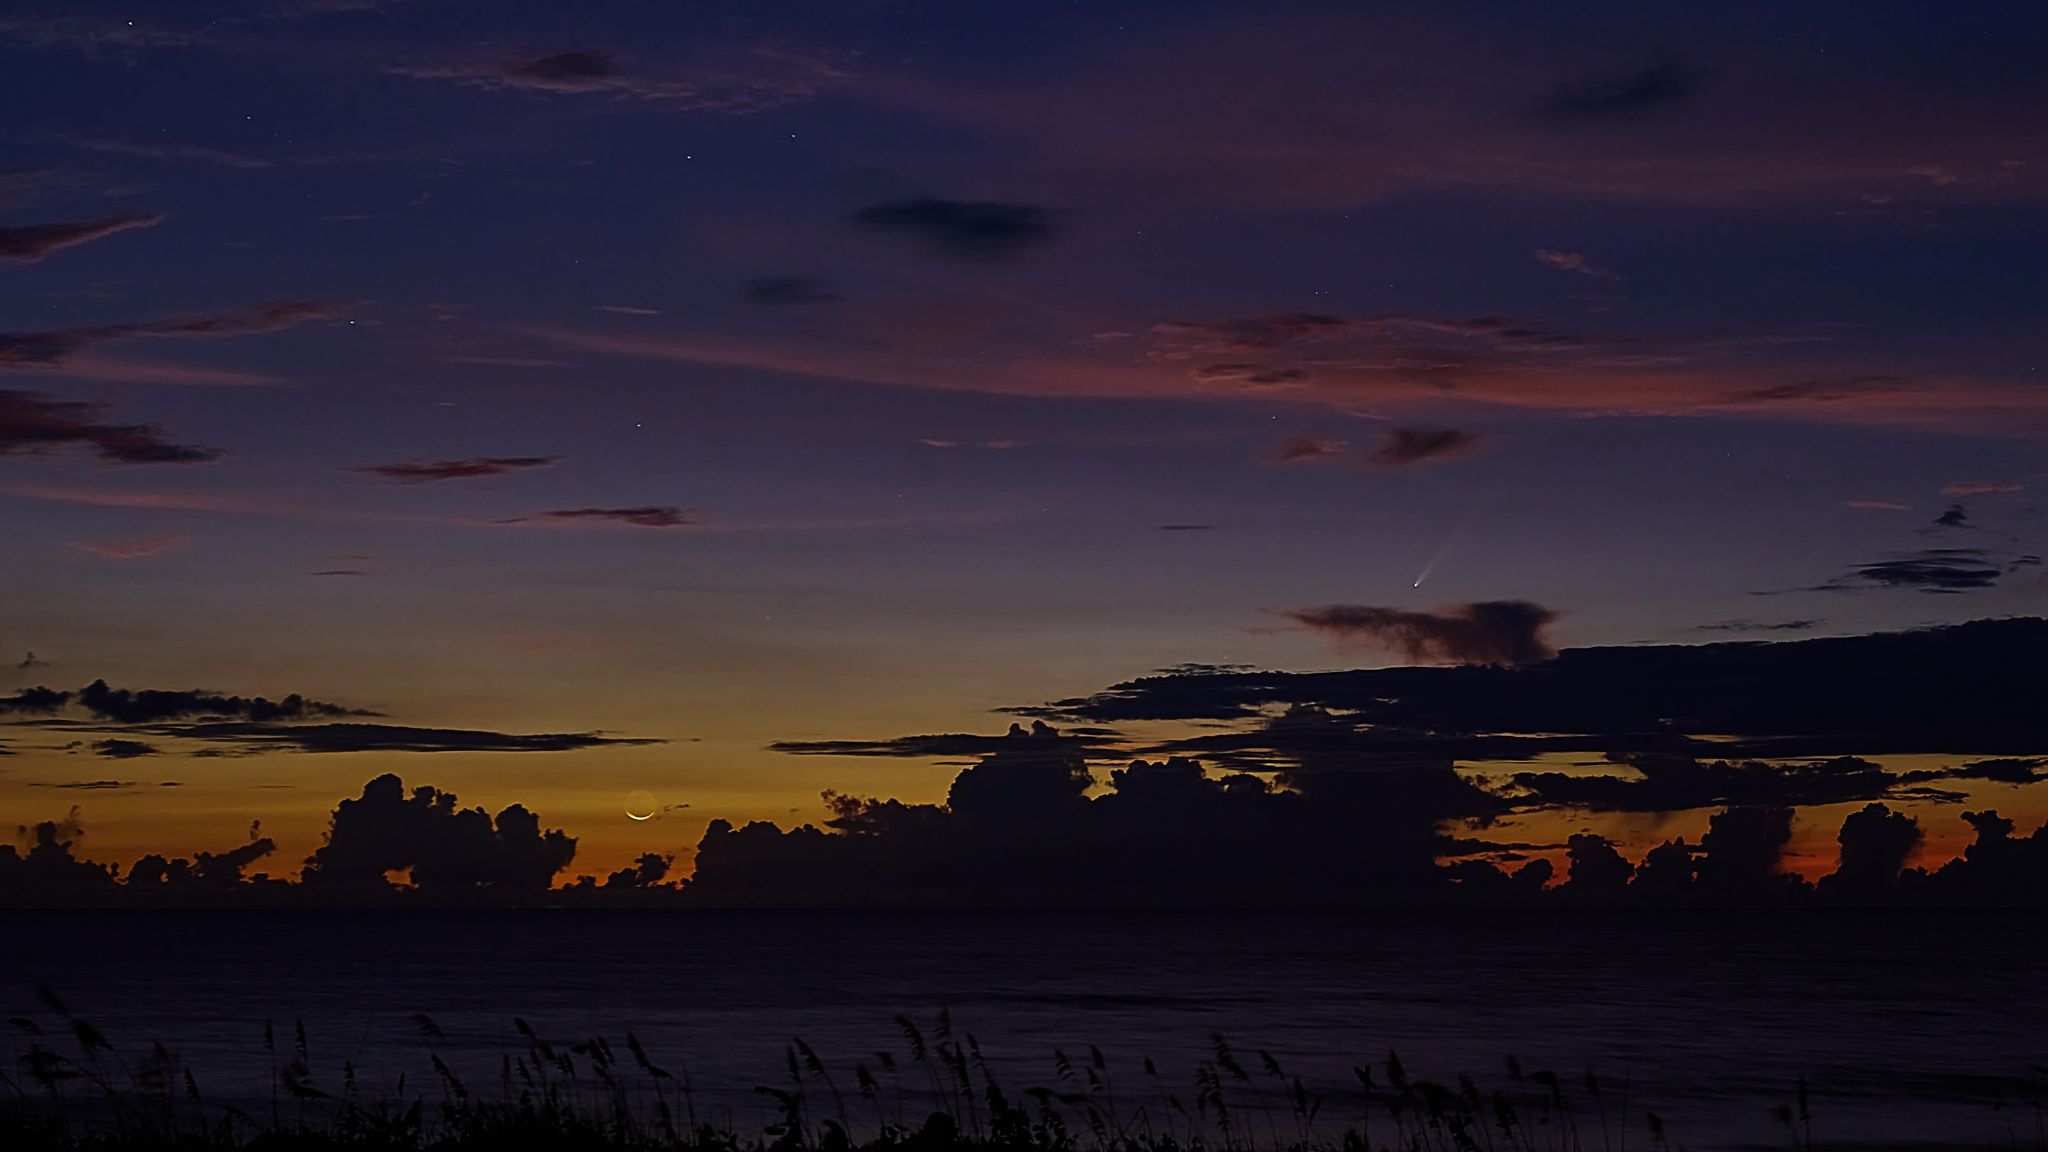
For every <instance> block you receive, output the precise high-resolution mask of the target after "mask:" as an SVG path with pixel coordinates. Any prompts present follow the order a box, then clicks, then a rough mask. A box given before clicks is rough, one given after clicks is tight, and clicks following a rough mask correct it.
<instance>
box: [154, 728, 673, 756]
mask: <svg viewBox="0 0 2048 1152" xmlns="http://www.w3.org/2000/svg"><path fill="white" fill-rule="evenodd" d="M142 731H143V732H145V734H147V735H150V736H154V737H159V738H164V739H178V740H197V741H201V742H204V743H208V744H213V745H215V746H217V747H218V748H220V749H224V750H229V751H235V750H241V751H245V752H253V751H260V750H264V749H278V750H282V751H290V752H574V751H578V750H581V749H585V748H606V747H638V746H642V745H648V744H660V743H663V741H661V740H654V739H646V738H638V737H626V736H606V735H603V734H602V733H598V732H539V733H513V732H491V731H481V730H475V729H467V728H420V727H412V726H406V725H399V724H339V723H337V724H290V723H272V722H201V723H190V724H156V725H150V726H147V727H145V728H143V729H142Z"/></svg>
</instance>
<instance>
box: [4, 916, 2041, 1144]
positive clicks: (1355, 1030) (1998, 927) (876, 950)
mask: <svg viewBox="0 0 2048 1152" xmlns="http://www.w3.org/2000/svg"><path fill="white" fill-rule="evenodd" d="M2042 923H2043V920H2042V918H2041V917H2040V916H2038V915H2026V916H2013V915H2006V914H1995V915H1989V914H1954V913H1945V914H1935V915H1929V914H1924V913H1915V914H1886V915H1871V914H1860V913H1802V914H1797V915H1789V914H1714V913H1710V914H1703V915H1702V914H1694V915H1686V916H1679V915H1659V914H1651V915H1643V914H1632V915H1617V914H1608V913H1557V912H1546V913H1541V914H1506V915H1502V914H1470V913H1466V914H1455V915H1453V914H1439V913H1391V914H1357V913H1347V914H1343V915H1335V914H1331V915H1318V914H1298V913H1288V914H1271V915H1264V914H1249V915H1248V914H1242V913H1219V914H1184V913H1173V914H1100V913H1091V914H1055V913H1027V914H1017V913H1003V914H981V913H792V912H776V913H767V912H762V913H738V912H660V911H604V912H589V911H575V912H570V911H553V912H544V911H526V912H424V911H421V912H404V913H392V912H377V913H342V914H336V913H290V912H262V913H252V912H235V913H219V912H215V913H177V914H156V913H4V914H0V928H4V931H0V940H4V947H0V1013H4V1014H6V1015H39V1016H40V1017H41V1018H43V1019H44V1020H45V1021H46V1023H47V1021H48V1020H49V1015H48V1013H47V1012H46V1011H45V1010H43V1009H42V1008H41V1006H40V1005H39V1004H38V1003H37V1002H36V996H35V990H36V988H37V987H38V986H39V985H47V986H49V987H50V988H52V989H54V990H55V991H57V992H58V994H59V995H61V996H62V997H64V998H65V999H66V1000H67V1001H69V1002H70V1004H71V1006H72V1008H73V1009H74V1010H75V1011H76V1012H77V1013H78V1015H80V1016H82V1017H85V1018H87V1019H89V1020H91V1021H92V1022H93V1023H94V1024H96V1025H97V1026H98V1027H99V1028H100V1029H101V1030H102V1031H104V1032H105V1033H106V1034H107V1035H108V1036H109V1037H111V1038H112V1039H113V1041H114V1043H115V1044H116V1046H117V1048H120V1049H121V1050H122V1051H123V1052H124V1053H130V1054H139V1052H140V1050H141V1049H143V1048H144V1047H146V1045H147V1043H148V1041H150V1040H161V1041H163V1042H164V1043H165V1044H166V1045H168V1046H170V1047H171V1048H172V1049H174V1050H175V1051H176V1052H177V1053H178V1054H179V1055H180V1056H181V1057H182V1058H183V1059H184V1060H185V1061H186V1062H187V1063H188V1064H189V1065H190V1066H191V1067H192V1068H194V1069H195V1070H196V1072H197V1075H198V1077H199V1081H200V1084H201V1086H202V1087H203V1088H204V1089H205V1090H206V1091H207V1092H209V1093H210V1094H213V1095H216V1096H240V1097H242V1098H244V1099H253V1098H254V1097H256V1096H257V1095H259V1094H261V1095H262V1096H263V1097H264V1098H265V1099H266V1100H267V1094H268V1092H269V1087H268V1086H269V1075H270V1073H269V1064H268V1057H267V1056H266V1055H265V1054H264V1052H263V1050H262V1046H261V1036H262V1027H263V1022H264V1020H266V1019H270V1020H274V1021H276V1022H277V1026H278V1037H279V1044H280V1048H283V1047H284V1046H286V1045H287V1044H288V1043H289V1036H290V1029H291V1022H292V1021H294V1020H303V1021H304V1023H305V1028H306V1031H307V1033H308V1036H309V1039H310V1045H311V1053H312V1065H313V1067H314V1071H315V1073H316V1077H317V1078H318V1082H320V1083H322V1084H323V1085H325V1086H327V1087H328V1088H330V1089H332V1088H334V1087H335V1086H336V1085H337V1084H338V1082H339V1080H340V1071H339V1070H340V1067H341V1065H342V1062H343V1061H352V1062H353V1063H354V1064H355V1066H356V1068H357V1069H358V1072H359V1075H360V1076H361V1078H362V1079H363V1080H364V1081H365V1082H367V1083H386V1084H388V1083H391V1082H393V1081H395V1080H396V1078H397V1076H398V1074H399V1073H401V1072H403V1073H405V1074H406V1075H407V1076H408V1077H409V1078H410V1080H409V1083H410V1084H413V1085H415V1086H421V1085H427V1084H430V1083H431V1079H430V1078H431V1072H430V1071H429V1069H428V1051H427V1048H426V1046H425V1042H424V1041H423V1040H422V1038H421V1036H420V1033H419V1030H418V1028H417V1027H416V1025H415V1024H414V1022H413V1019H412V1017H413V1014H414V1013H421V1012H424V1013H426V1014H428V1015H430V1016H431V1017H432V1018H433V1019H434V1020H435V1021H436V1022H437V1023H438V1024H439V1026H440V1028H441V1029H442V1031H443V1032H444V1033H445V1034H446V1039H445V1040H444V1041H439V1042H437V1044H438V1049H439V1051H440V1052H441V1053H442V1055H443V1056H444V1057H446V1058H448V1059H449V1061H450V1063H452V1064H454V1065H455V1066H456V1067H458V1068H464V1069H469V1070H470V1071H471V1073H472V1075H473V1076H476V1077H479V1078H481V1079H482V1080H483V1081H484V1082H485V1083H494V1082H495V1080H496V1072H497V1069H498V1067H499V1057H500V1053H502V1052H507V1051H510V1052H514V1053H516V1052H517V1051H518V1050H520V1048H521V1041H520V1038H519V1037H518V1035H517V1034H516V1033H515V1032H514V1030H513V1026H512V1018H513V1017H514V1016H519V1017H523V1018H524V1019H526V1020H527V1021H528V1022H529V1023H531V1024H532V1025H533V1027H534V1028H535V1029H536V1030H537V1031H539V1032H540V1033H541V1035H542V1036H543V1037H544V1038H547V1039H549V1040H552V1041H556V1042H561V1043H566V1042H571V1041H574V1040H578V1039H582V1038H586V1037H589V1036H592V1035H604V1036H606V1037H608V1038H609V1039H610V1040H611V1041H612V1042H613V1044H614V1045H615V1046H616V1047H618V1048H619V1057H620V1059H621V1060H624V1059H625V1058H626V1057H625V1053H624V1046H623V1040H624V1034H625V1031H626V1029H628V1028H630V1029H632V1030H633V1031H634V1032H636V1033H637V1034H638V1035H639V1037H640V1039H641V1040H642V1041H643V1042H644V1043H645V1045H646V1046H647V1049H648V1050H649V1052H650V1053H651V1054H652V1055H653V1057H654V1058H655V1060H656V1061H657V1062H658V1063H663V1064H666V1065H669V1066H670V1067H671V1068H672V1069H673V1068H675V1067H677V1066H679V1065H687V1067H688V1070H689V1073H690V1075H691V1077H692V1079H693V1081H694V1083H695V1086H696V1091H697V1096H698V1100H699V1108H700V1113H702V1114H705V1115H706V1116H707V1117H709V1118H717V1119H725V1118H727V1117H728V1116H729V1118H730V1121H731V1122H732V1123H733V1124H735V1125H737V1126H740V1127H742V1128H751V1127H755V1126H757V1125H759V1124H762V1123H765V1122H767V1121H768V1119H769V1115H768V1111H767V1109H768V1107H769V1105H768V1103H767V1101H766V1099H765V1097H762V1096H760V1095H758V1094H756V1093H754V1092H753V1091H752V1089H753V1087H754V1086H755V1085H757V1084H770V1083H779V1082H780V1081H781V1078H782V1077H783V1075H784V1072H783V1050H784V1045H785V1044H786V1043H787V1042H788V1040H789V1038H790V1037H792V1036H800V1037H802V1038H803V1039H804V1040H806V1041H807V1042H809V1043H810V1044H811V1045H812V1046H813V1047H814V1048H815V1049H816V1050H817V1051H818V1053H819V1054H820V1055H821V1056H823V1057H824V1058H825V1060H826V1061H827V1063H828V1064H831V1065H832V1066H833V1067H834V1068H835V1069H836V1070H837V1072H838V1073H839V1075H840V1077H841V1079H842V1081H843V1086H844V1087H846V1088H847V1090H848V1091H849V1092H850V1091H851V1082H852V1079H853V1078H852V1075H851V1069H852V1065H853V1062H854V1061H855V1060H857V1059H866V1060H868V1061H869V1063H870V1064H873V1063H874V1060H873V1057H872V1054H873V1053H874V1052H875V1051H877V1050H889V1051H892V1052H894V1053H895V1054H896V1056H897V1057H898V1059H899V1061H902V1062H904V1063H906V1064H907V1062H908V1054H907V1052H906V1050H905V1045H904V1041H903V1039H902V1037H901V1035H900V1033H899V1030H898V1028H897V1026H896V1024H895V1023H894V1018H895V1017H896V1016H897V1015H898V1014H903V1015H906V1016H909V1017H911V1018H913V1019H914V1020H916V1021H918V1022H919V1024H920V1025H921V1026H922V1027H924V1029H925V1031H926V1032H927V1034H930V1033H931V1031H932V1030H933V1027H934V1024H935V1021H936V1018H937V1016H938V1013H939V1010H940V1009H941V1008H945V1009H949V1010H950V1012H951V1014H952V1019H953V1021H954V1026H955V1029H956V1032H958V1033H969V1032H971V1033H973V1034H974V1035H975V1036H976V1037H977V1038H978V1039H979V1041H980V1044H981V1047H982V1049H983V1051H984V1052H985V1053H987V1054H988V1056H989V1058H990V1059H991V1060H992V1061H993V1062H994V1063H995V1064H996V1065H997V1067H998V1068H999V1070H1000V1071H1001V1073H1002V1074H1003V1076H1004V1078H1005V1079H1006V1080H1007V1081H1008V1082H1009V1083H1010V1085H1011V1088H1012V1093H1013V1095H1015V1094H1016V1091H1017V1090H1018V1089H1021V1088H1024V1087H1029V1086H1031V1085H1034V1084H1044V1085H1047V1086H1055V1085H1056V1083H1057V1082H1056V1081H1055V1079H1054V1076H1055V1073H1054V1067H1053V1060H1052V1051H1053V1049H1054V1048H1055V1047H1061V1048H1064V1049H1066V1051H1067V1052H1068V1053H1070V1054H1076V1056H1077V1059H1078V1058H1079V1055H1080V1054H1084V1053H1085V1052H1086V1050H1087V1048H1088V1046H1089V1045H1091V1044H1093V1045H1097V1046H1099V1047H1100V1048H1101V1049H1102V1051H1103V1053H1104V1055H1105V1056H1106V1057H1107V1058H1108V1060H1109V1067H1110V1071H1111V1073H1112V1075H1113V1076H1115V1077H1116V1079H1117V1083H1118V1086H1119V1090H1120V1091H1122V1092H1124V1093H1125V1095H1126V1098H1127V1099H1133V1098H1142V1097H1144V1096H1145V1095H1146V1093H1147V1092H1148V1091H1154V1092H1155V1093H1156V1094H1158V1095H1163V1092H1164V1090H1165V1089H1164V1088H1161V1089H1152V1088H1151V1087H1150V1086H1149V1085H1148V1084H1147V1082H1146V1078H1145V1077H1144V1076H1143V1074H1142V1071H1141V1064H1142V1060H1143V1058H1145V1057H1148V1056H1149V1057H1150V1058H1152V1059H1153V1060H1154V1061H1155V1063H1156V1065H1157V1067H1158V1069H1159V1073H1160V1077H1161V1081H1160V1082H1161V1083H1162V1084H1163V1085H1165V1086H1166V1087H1170V1088H1171V1090H1172V1091H1174V1092H1175V1093H1177V1094H1178V1095H1179V1096H1180V1097H1181V1098H1182V1099H1183V1100H1184V1101H1188V1102H1190V1103H1191V1102H1192V1099H1193V1089H1192V1073H1193V1070H1194V1068H1195V1066H1196V1064H1197V1063H1198V1062H1199V1061H1201V1060H1203V1059H1206V1058H1208V1057H1209V1056H1210V1055H1211V1051H1212V1040H1211V1037H1212V1035H1213V1034H1215V1033H1222V1034H1223V1035H1225V1036H1226V1037H1228V1038H1229V1040H1230V1041H1231V1043H1232V1045H1233V1046H1234V1047H1235V1048H1236V1050H1237V1052H1238V1053H1239V1058H1240V1060H1241V1061H1242V1062H1243V1063H1244V1064H1246V1065H1247V1066H1248V1067H1249V1068H1250V1069H1251V1070H1252V1071H1253V1072H1254V1073H1256V1072H1257V1068H1258V1065H1257V1058H1256V1056H1255V1055H1254V1053H1255V1051H1256V1050H1257V1049H1259V1048H1265V1049H1267V1050H1268V1051H1270V1052H1271V1053H1272V1054H1273V1056H1274V1057H1275V1058H1276V1059H1278V1060H1279V1061H1280V1063H1281V1064H1282V1065H1284V1066H1285V1068H1286V1069H1287V1071H1288V1073H1289V1074H1290V1075H1298V1076H1300V1077H1301V1078H1302V1079H1303V1080H1304V1081H1306V1082H1307V1084H1308V1085H1309V1087H1310V1088H1311V1089H1312V1090H1315V1091H1320V1092H1322V1093H1324V1094H1326V1096H1327V1102H1326V1104H1325V1106H1324V1118H1325V1119H1326V1120H1335V1121H1338V1122H1340V1123H1341V1122H1348V1121H1349V1120H1350V1119H1351V1118H1352V1117H1353V1116H1354V1115H1355V1114H1356V1112H1357V1111H1358V1110H1359V1108H1360V1100H1359V1093H1358V1089H1357V1086H1356V1081H1355V1080H1354V1079H1353V1076H1352V1072H1351V1067H1352V1065H1353V1064H1356V1063H1368V1062H1370V1063H1374V1064H1379V1063H1381V1062H1383V1061H1384V1060H1385V1058H1386V1054H1387V1052H1388V1050H1389V1049H1394V1050H1398V1051H1399V1053H1400V1056H1401V1059H1402V1061H1403V1063H1404V1064H1405V1065H1406V1066H1407V1068H1408V1070H1409V1073H1410V1075H1411V1076H1418V1077H1429V1078H1433V1079H1438V1080H1442V1081H1446V1082H1449V1083H1455V1082H1456V1077H1457V1076H1458V1075H1459V1074H1460V1073H1469V1074H1470V1075H1472V1077H1473V1078H1474V1079H1475V1080H1477V1081H1478V1082H1479V1083H1480V1085H1481V1087H1482V1088H1492V1087H1503V1086H1506V1085H1507V1080H1508V1078H1507V1073H1506V1058H1507V1057H1508V1056H1509V1055H1510V1054H1512V1055H1515V1056H1517V1057H1519V1059H1520V1061H1521V1063H1522V1065H1523V1066H1524V1068H1525V1069H1529V1070H1535V1069H1540V1068H1552V1069H1555V1070H1557V1071H1558V1072H1559V1073H1560V1075H1562V1076H1563V1077H1564V1079H1565V1081H1566V1082H1567V1084H1568V1085H1570V1086H1572V1087H1574V1088H1575V1089H1577V1094H1578V1095H1583V1088H1582V1087H1581V1085H1582V1078H1583V1071H1584V1070H1585V1069H1587V1068H1591V1069H1593V1070H1595V1071H1596V1072H1598V1073H1599V1075H1600V1077H1601V1080H1602V1085H1603V1089H1604V1093H1605V1100H1606V1104H1607V1106H1608V1109H1609V1111H1610V1114H1613V1113H1618V1112H1619V1111H1620V1109H1621V1104H1620V1100H1619V1095H1620V1087H1621V1085H1622V1083H1623V1082H1624V1080H1626V1082H1627V1085H1628V1087H1627V1092H1628V1097H1629V1099H1628V1104H1627V1112H1628V1113H1629V1114H1630V1116H1631V1117H1632V1118H1633V1124H1632V1131H1631V1133H1630V1137H1629V1140H1630V1143H1631V1144H1633V1145H1634V1146H1636V1147H1643V1148H1647V1147H1649V1141H1648V1139H1647V1134H1646V1132H1645V1130H1644V1127H1643V1122H1642V1115H1641V1114H1642V1112H1643V1111H1645V1110H1655V1111H1657V1112H1659V1113H1660V1114H1661V1115H1662V1116H1663V1117H1664V1118H1665V1120H1666V1122H1667V1124H1668V1126H1669V1128H1670V1130H1671V1132H1672V1135H1673V1137H1674V1138H1675V1139H1677V1140H1683V1141H1684V1142H1685V1143H1686V1144H1688V1145H1689V1146H1691V1147H1695V1148H1738V1147H1785V1146H1786V1142H1785V1132H1784V1129H1783V1128H1782V1126H1781V1125H1780V1124H1779V1122H1778V1120H1777V1119H1776V1118H1775V1116H1774V1113H1775V1110H1776V1109H1777V1108H1778V1107H1779V1106H1780V1105H1784V1104H1790V1103H1791V1102H1792V1099H1793V1084H1794V1081H1795V1079H1796V1078H1797V1077H1799V1076H1801V1075H1804V1076H1805V1077H1806V1078H1807V1080H1808V1081H1809V1082H1810V1084H1811V1086H1812V1109H1813V1128H1814V1139H1815V1143H1816V1144H1817V1145H1819V1144H1824V1143H1830V1142H1832V1143H1834V1144H1835V1146H1841V1147H1868V1148H1879V1147H1907V1146H1913V1145H1914V1144H1915V1143H1916V1142H1917V1144H1919V1145H1922V1146H1929V1147H1935V1146H1961V1145H1963V1144H1965V1143H1982V1144H1997V1145H2004V1144H2006V1142H2007V1141H2008V1140H2009V1138H2010V1136H2011V1135H2012V1134H2015V1133H2016V1134H2017V1136H2018V1137H2019V1140H2020V1142H2021V1144H2022V1145H2024V1146H2027V1147H2034V1146H2036V1144H2035V1143H2034V1142H2035V1140H2036V1124H2037V1119H2038V1113H2037V1112H2036V1111H2035V1109H2034V1107H2033V1105H2032V1104H2031V1103H2030V1102H2029V1100H2028V1090H2029V1084H2030V1083H2031V1084H2032V1085H2033V1087H2034V1089H2035V1090H2036V1091H2037V1092H2040V1093H2042V1094H2048V1080H2044V1075H2048V1074H2044V1073H2043V1072H2042V1071H2041V1070H2040V1067H2039V1066H2043V1065H2048V948H2044V947H2043V945H2044V944H2048V932H2044V931H2043V930H2042V927H2041V925H2042ZM10 1031H12V1030H10ZM27 1042H28V1037H26V1036H25V1035H21V1034H18V1033H17V1034H15V1035H13V1036H12V1037H11V1038H10V1040H9V1041H7V1043H10V1044H13V1045H14V1046H15V1049H16V1051H17V1052H19V1051H21V1050H23V1049H24V1047H25V1045H26V1043H27ZM917 1075H918V1076H919V1077H920V1079H921V1076H922V1073H917ZM1155 1106H1157V1105H1156V1103H1155ZM858 1114H859V1113H858V1112H857V1113H856V1115H858ZM1282 1123H1283V1126H1284V1124H1285V1121H1284V1119H1283V1121H1282ZM1587 1146H1588V1147H1598V1146H1600V1141H1599V1139H1598V1138H1597V1136H1589V1138H1588V1145H1587Z"/></svg>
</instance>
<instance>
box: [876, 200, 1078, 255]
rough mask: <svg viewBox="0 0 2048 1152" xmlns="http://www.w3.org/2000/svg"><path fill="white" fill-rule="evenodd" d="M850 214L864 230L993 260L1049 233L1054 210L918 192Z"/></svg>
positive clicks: (1031, 245) (1036, 244)
mask: <svg viewBox="0 0 2048 1152" xmlns="http://www.w3.org/2000/svg"><path fill="white" fill-rule="evenodd" d="M850 219H851V220H852V222H853V223H854V224H855V225H856V226H858V227H860V228H863V229H865V230H867V231H870V232H876V233H882V234H887V235H892V236H900V237H903V238H905V239H908V240H914V241H917V242H919V243H921V244H923V245H924V246H925V247H926V248H927V249H929V250H931V251H933V252H937V253H940V254H941V255H946V256H955V257H961V258H964V259H970V260H992V259H1002V258H1006V257H1011V256H1017V255H1021V254H1022V253H1024V252H1026V251H1029V250H1030V249H1033V248H1037V247H1041V246H1043V245H1045V244H1047V243H1049V242H1050V241H1051V240H1052V238H1053V231H1054V229H1053V219H1052V213H1050V212H1048V211H1047V210H1046V209H1044V208H1041V207H1039V206H1037V205H1035V204H1005V203H999V202H996V201H987V200H944V199H940V198H937V197H929V196H928V197H921V198H913V199H907V200H888V201H884V202H882V203H879V204H871V205H869V206H868V207H866V208H863V209H861V210H860V211H858V212H855V213H854V214H853V215H852V216H851V217H850Z"/></svg>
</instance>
